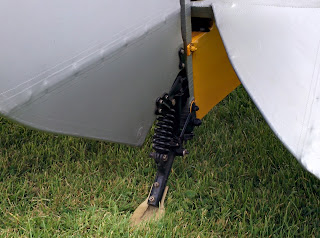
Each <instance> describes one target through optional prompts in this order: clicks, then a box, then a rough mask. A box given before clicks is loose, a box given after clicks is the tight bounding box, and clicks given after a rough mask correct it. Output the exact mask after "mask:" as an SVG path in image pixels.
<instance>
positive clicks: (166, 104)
mask: <svg viewBox="0 0 320 238" xmlns="http://www.w3.org/2000/svg"><path fill="white" fill-rule="evenodd" d="M188 99H189V88H188V80H187V78H186V77H185V72H184V71H181V73H180V74H179V75H178V77H177V78H176V80H175V82H174V84H173V86H172V88H171V90H170V92H169V93H165V94H164V95H163V96H162V97H160V98H158V99H157V101H156V112H155V113H156V114H157V115H158V118H157V123H156V128H155V132H154V136H153V146H152V147H153V149H154V150H155V152H152V153H151V154H150V157H151V158H153V159H154V161H155V163H156V165H157V174H156V178H155V181H154V183H153V185H152V187H151V191H150V194H149V196H148V198H147V199H146V200H145V201H144V202H143V203H142V204H141V205H140V206H139V207H138V208H137V209H136V211H135V212H134V213H133V216H132V218H131V221H132V224H135V225H137V224H139V223H140V222H142V221H147V220H148V221H149V220H152V219H156V220H157V219H159V218H161V217H162V216H163V214H164V199H165V196H166V194H167V191H168V187H167V186H166V185H167V181H168V177H169V175H170V172H171V168H172V164H173V161H174V158H175V157H176V156H185V155H187V154H188V152H187V150H186V149H184V148H183V143H184V142H186V141H187V140H190V139H192V138H193V136H194V134H193V133H192V131H193V129H194V127H195V126H200V125H201V120H199V119H197V118H196V111H198V110H199V108H198V107H197V106H196V104H195V102H194V101H193V102H191V103H190V104H189V103H188Z"/></svg>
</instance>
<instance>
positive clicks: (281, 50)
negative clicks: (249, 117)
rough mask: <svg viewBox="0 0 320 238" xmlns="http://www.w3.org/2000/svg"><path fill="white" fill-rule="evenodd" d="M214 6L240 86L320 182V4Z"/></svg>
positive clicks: (236, 1) (262, 0)
mask: <svg viewBox="0 0 320 238" xmlns="http://www.w3.org/2000/svg"><path fill="white" fill-rule="evenodd" d="M211 3H212V5H213V8H214V13H215V19H216V21H217V25H218V28H219V30H220V33H221V35H222V38H223V41H224V43H225V46H226V49H227V51H228V54H229V58H230V60H231V61H232V63H233V66H234V68H235V70H236V72H237V74H238V76H239V78H240V80H241V81H242V84H243V85H244V86H245V88H246V89H247V91H248V92H249V94H250V95H251V97H252V99H253V100H254V102H255V103H256V105H257V106H258V108H259V109H260V111H261V113H262V114H263V115H264V117H265V119H266V120H267V122H268V123H269V125H270V126H271V128H272V129H273V131H274V132H275V134H276V135H277V136H278V137H279V138H280V140H281V141H282V142H283V143H284V144H285V145H286V147H287V148H288V149H289V150H290V151H291V152H292V154H293V155H294V156H295V157H296V158H297V159H298V160H299V161H300V162H301V164H302V165H303V166H304V167H305V168H306V169H307V170H309V171H310V172H312V173H313V174H314V175H316V176H317V177H318V178H320V146H319V145H320V123H319V121H320V87H319V86H320V83H319V79H320V28H319V23H320V1H319V0H313V1H310V0H308V1H300V0H282V1H276V0H251V1H249V0H247V1H246V0H224V1H219V0H211Z"/></svg>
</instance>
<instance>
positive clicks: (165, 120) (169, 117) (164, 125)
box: [153, 109, 175, 154]
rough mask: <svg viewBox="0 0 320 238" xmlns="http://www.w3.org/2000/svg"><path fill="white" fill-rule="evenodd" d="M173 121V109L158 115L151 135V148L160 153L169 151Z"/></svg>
mask: <svg viewBox="0 0 320 238" xmlns="http://www.w3.org/2000/svg"><path fill="white" fill-rule="evenodd" d="M174 122H175V110H174V109H168V110H166V111H165V112H164V113H162V115H160V116H158V118H157V124H156V129H155V133H154V136H153V149H154V150H155V151H156V152H158V153H160V154H167V153H169V151H170V146H171V142H172V139H173V127H174Z"/></svg>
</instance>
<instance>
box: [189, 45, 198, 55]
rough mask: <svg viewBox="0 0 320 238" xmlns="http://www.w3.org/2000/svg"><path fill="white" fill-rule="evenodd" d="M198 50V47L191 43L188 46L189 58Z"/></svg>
mask: <svg viewBox="0 0 320 238" xmlns="http://www.w3.org/2000/svg"><path fill="white" fill-rule="evenodd" d="M197 50H198V48H197V47H196V45H195V44H194V43H190V44H189V45H188V46H187V56H189V55H191V54H192V53H193V52H195V51H197Z"/></svg>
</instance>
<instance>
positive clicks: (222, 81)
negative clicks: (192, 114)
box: [187, 25, 240, 119]
mask: <svg viewBox="0 0 320 238" xmlns="http://www.w3.org/2000/svg"><path fill="white" fill-rule="evenodd" d="M187 54H189V55H190V54H192V62H193V84H194V85H193V86H194V97H195V101H196V103H197V106H199V108H200V110H199V111H198V112H197V117H198V118H200V119H201V118H203V117H204V116H205V115H206V114H207V113H208V112H209V111H210V110H211V109H212V108H213V107H214V106H215V105H217V104H218V103H219V102H220V101H221V100H222V99H224V98H225V97H226V96H227V95H228V94H229V93H230V92H232V91H233V90H234V89H235V88H236V87H238V86H239V85H240V81H239V79H238V77H237V75H236V73H235V72H234V70H233V68H232V65H231V63H230V61H229V58H228V56H227V53H226V50H225V48H224V45H223V42H222V39H221V37H220V34H219V31H218V29H217V27H216V26H215V25H214V26H213V27H212V28H211V31H210V32H192V43H191V44H190V45H188V48H187Z"/></svg>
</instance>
